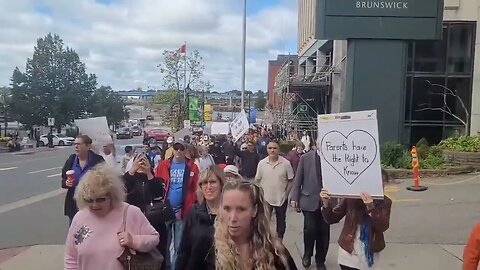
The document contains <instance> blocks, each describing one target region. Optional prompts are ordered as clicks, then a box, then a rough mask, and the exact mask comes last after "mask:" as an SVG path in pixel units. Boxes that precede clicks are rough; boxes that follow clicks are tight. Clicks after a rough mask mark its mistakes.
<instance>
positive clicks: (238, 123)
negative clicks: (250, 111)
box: [230, 111, 250, 142]
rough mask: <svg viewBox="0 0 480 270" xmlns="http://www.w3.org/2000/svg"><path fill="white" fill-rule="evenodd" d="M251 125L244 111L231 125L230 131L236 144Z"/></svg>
mask: <svg viewBox="0 0 480 270" xmlns="http://www.w3.org/2000/svg"><path fill="white" fill-rule="evenodd" d="M249 127H250V125H249V124H248V119H247V114H246V113H245V111H242V112H241V113H239V114H238V115H237V117H235V119H233V121H232V122H231V123H230V130H231V131H232V137H233V140H234V142H236V141H238V140H239V139H240V138H241V137H242V136H243V135H244V134H245V133H247V132H248V129H249Z"/></svg>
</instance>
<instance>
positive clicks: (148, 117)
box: [147, 115, 155, 120]
mask: <svg viewBox="0 0 480 270" xmlns="http://www.w3.org/2000/svg"><path fill="white" fill-rule="evenodd" d="M147 120H155V118H154V117H153V115H147Z"/></svg>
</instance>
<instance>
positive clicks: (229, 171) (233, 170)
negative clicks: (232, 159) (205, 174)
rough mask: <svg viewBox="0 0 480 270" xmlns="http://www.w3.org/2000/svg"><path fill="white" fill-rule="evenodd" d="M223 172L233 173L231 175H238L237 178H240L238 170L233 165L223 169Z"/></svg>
mask: <svg viewBox="0 0 480 270" xmlns="http://www.w3.org/2000/svg"><path fill="white" fill-rule="evenodd" d="M223 172H224V173H231V174H233V175H236V176H240V173H239V172H238V168H237V167H235V166H233V165H227V166H225V168H224V169H223Z"/></svg>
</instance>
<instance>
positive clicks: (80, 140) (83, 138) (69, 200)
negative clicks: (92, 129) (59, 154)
mask: <svg viewBox="0 0 480 270" xmlns="http://www.w3.org/2000/svg"><path fill="white" fill-rule="evenodd" d="M74 145H75V154H72V155H70V157H68V159H67V161H66V162H65V165H63V168H62V188H64V189H67V190H68V191H67V194H66V195H65V207H64V214H65V216H67V217H68V219H69V224H71V223H72V219H73V217H74V216H75V214H76V213H77V212H78V207H77V203H76V202H75V200H74V198H73V196H74V195H75V189H76V187H77V185H78V183H79V181H80V180H81V178H82V176H83V175H84V174H85V173H86V172H87V171H88V170H90V169H91V168H93V167H95V166H96V165H97V164H99V163H101V162H105V160H104V159H103V157H102V156H100V155H97V154H95V153H94V152H93V151H91V150H90V147H91V146H92V139H90V137H88V136H87V135H79V136H77V138H76V139H75V143H74ZM70 170H73V171H74V181H73V182H72V181H67V171H70Z"/></svg>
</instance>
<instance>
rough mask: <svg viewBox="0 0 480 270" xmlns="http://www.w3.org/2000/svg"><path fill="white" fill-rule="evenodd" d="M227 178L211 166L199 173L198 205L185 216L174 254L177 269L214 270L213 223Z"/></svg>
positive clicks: (218, 169)
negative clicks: (177, 248)
mask: <svg viewBox="0 0 480 270" xmlns="http://www.w3.org/2000/svg"><path fill="white" fill-rule="evenodd" d="M225 182H226V177H225V174H224V173H223V170H222V169H221V168H220V167H218V166H216V165H213V166H210V167H209V168H207V169H206V170H205V171H203V173H201V174H200V181H199V183H198V189H199V192H198V203H197V204H195V205H194V206H193V207H192V209H191V210H190V212H189V213H188V215H187V217H186V221H185V227H184V229H183V237H182V241H181V242H180V248H179V251H178V253H177V260H176V265H175V269H176V270H188V269H195V270H204V269H212V268H214V267H215V253H214V252H213V250H212V246H213V235H214V232H215V228H214V226H213V225H214V223H215V218H216V217H217V215H218V211H219V208H220V197H221V195H222V189H223V186H224V185H225Z"/></svg>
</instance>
